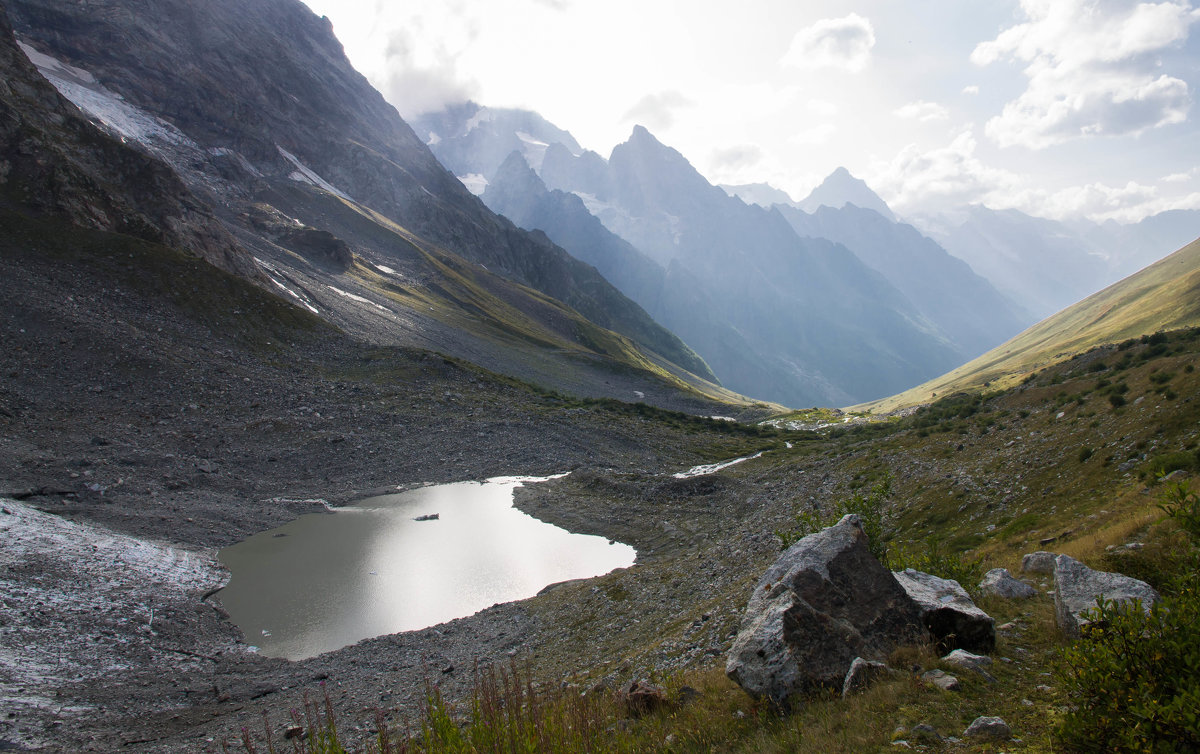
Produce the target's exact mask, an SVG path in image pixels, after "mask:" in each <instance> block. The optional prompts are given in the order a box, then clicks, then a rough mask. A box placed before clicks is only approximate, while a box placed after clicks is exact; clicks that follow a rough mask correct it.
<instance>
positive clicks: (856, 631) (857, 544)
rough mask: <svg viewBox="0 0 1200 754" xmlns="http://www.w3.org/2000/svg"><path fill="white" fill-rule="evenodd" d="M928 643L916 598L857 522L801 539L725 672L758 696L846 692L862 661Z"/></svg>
mask: <svg viewBox="0 0 1200 754" xmlns="http://www.w3.org/2000/svg"><path fill="white" fill-rule="evenodd" d="M924 638H925V630H924V628H923V626H922V623H921V617H920V614H919V613H918V611H917V608H916V606H915V605H913V602H912V600H911V599H910V598H909V597H908V596H907V595H906V594H905V592H904V590H903V589H902V588H901V587H900V585H899V584H898V583H897V582H896V579H894V578H892V574H891V572H890V571H888V570H887V569H886V568H884V567H883V566H882V565H881V564H880V563H879V561H878V560H876V559H875V557H874V556H873V555H872V554H871V551H870V549H869V548H868V546H867V535H866V534H865V533H864V532H863V530H862V524H861V523H860V521H859V518H858V516H856V515H853V514H851V515H848V516H845V517H843V518H842V520H841V521H839V522H838V523H837V524H835V525H833V526H831V527H829V528H827V529H824V530H822V531H819V532H817V533H815V534H810V535H809V536H807V537H805V538H803V539H801V540H800V541H799V542H797V543H795V544H794V545H792V546H791V547H789V548H788V549H787V550H786V551H784V553H783V554H782V555H780V556H779V559H778V560H777V561H775V563H774V565H772V566H771V567H770V568H768V569H767V571H766V573H765V574H763V576H762V578H761V579H759V581H758V584H757V585H756V586H755V588H754V593H753V594H752V595H751V597H750V600H749V603H748V604H747V606H746V612H745V615H744V616H743V619H742V625H741V630H740V631H739V632H738V636H737V639H736V640H735V641H734V643H733V647H732V648H731V649H730V651H729V659H728V661H727V662H726V665H725V672H726V673H727V674H728V675H729V677H730V678H732V679H733V680H734V681H735V682H737V683H738V684H739V685H740V686H741V687H742V688H743V689H745V690H746V692H747V693H749V694H750V695H751V696H753V697H756V698H757V697H764V696H765V697H768V698H769V699H771V700H772V701H773V702H774V703H775V704H777V705H780V706H787V702H788V699H789V697H791V696H793V695H795V694H800V693H805V692H808V691H815V690H818V689H821V688H827V689H835V690H839V691H840V690H841V688H842V686H843V684H844V682H845V678H846V673H847V671H849V669H850V665H851V663H852V662H853V661H854V659H855V658H856V657H861V658H863V659H867V660H876V661H880V660H884V659H886V657H887V656H888V655H889V654H890V653H891V652H892V650H894V649H896V648H897V647H900V646H904V645H908V644H915V643H919V642H920V641H922V640H923V639H924Z"/></svg>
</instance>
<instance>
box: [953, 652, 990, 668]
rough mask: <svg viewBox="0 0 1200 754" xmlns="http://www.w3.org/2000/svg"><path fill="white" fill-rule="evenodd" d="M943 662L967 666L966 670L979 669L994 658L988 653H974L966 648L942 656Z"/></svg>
mask: <svg viewBox="0 0 1200 754" xmlns="http://www.w3.org/2000/svg"><path fill="white" fill-rule="evenodd" d="M942 662H944V663H946V664H947V665H953V666H954V667H956V668H965V669H966V670H979V669H980V668H983V667H986V666H988V665H991V664H992V658H990V657H988V656H986V655H977V654H972V653H970V652H968V651H966V650H965V649H956V650H954V651H953V652H951V653H950V654H948V655H946V656H945V657H943V658H942Z"/></svg>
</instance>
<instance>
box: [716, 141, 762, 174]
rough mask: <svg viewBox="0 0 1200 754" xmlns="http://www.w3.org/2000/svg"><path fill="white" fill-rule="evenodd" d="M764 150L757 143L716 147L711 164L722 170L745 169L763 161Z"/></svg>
mask: <svg viewBox="0 0 1200 754" xmlns="http://www.w3.org/2000/svg"><path fill="white" fill-rule="evenodd" d="M762 158H763V151H762V148H761V147H759V146H758V145H757V144H738V145H737V146H733V147H726V148H724V149H714V150H713V152H712V157H711V158H710V159H709V164H710V165H712V167H713V169H714V170H716V171H718V172H721V173H726V172H731V171H740V170H745V169H746V168H750V167H754V166H755V165H757V164H758V163H760V162H762Z"/></svg>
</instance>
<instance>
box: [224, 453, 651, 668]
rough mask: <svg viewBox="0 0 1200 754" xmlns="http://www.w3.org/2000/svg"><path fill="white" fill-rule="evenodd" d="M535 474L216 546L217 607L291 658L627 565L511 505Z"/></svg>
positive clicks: (421, 495) (619, 555)
mask: <svg viewBox="0 0 1200 754" xmlns="http://www.w3.org/2000/svg"><path fill="white" fill-rule="evenodd" d="M550 478H553V477H550ZM539 481H544V479H538V478H532V477H501V478H496V479H489V480H488V481H486V482H459V483H456V484H441V485H436V486H431V487H422V488H418V489H414V490H408V491H405V492H400V493H397V494H393V495H383V496H381V497H374V498H369V499H366V500H362V501H360V502H358V503H356V504H355V505H351V506H346V507H344V508H338V509H336V512H334V513H332V514H329V513H315V514H309V515H305V516H301V517H300V518H298V519H296V520H295V521H292V522H291V523H289V524H286V525H284V526H281V527H279V528H278V529H272V530H271V531H266V532H262V533H260V534H256V535H254V536H253V537H250V538H249V539H247V540H245V541H243V542H239V543H238V544H236V545H233V546H232V547H227V548H225V549H224V550H222V551H221V552H220V559H221V562H222V563H224V564H225V566H226V567H227V568H229V570H230V572H231V573H232V574H233V575H232V578H231V579H230V582H229V585H228V586H226V587H225V588H224V589H223V590H221V592H220V598H221V602H222V604H223V605H224V606H225V609H226V610H227V611H228V612H229V615H230V617H231V618H232V619H233V622H234V623H235V624H236V625H237V626H238V628H240V629H241V630H242V633H243V634H244V635H245V637H246V642H247V643H249V644H253V645H255V646H257V647H258V648H259V650H260V651H261V652H262V653H263V654H265V655H269V656H271V657H286V658H288V659H291V660H299V659H304V658H306V657H313V656H315V655H318V654H321V653H322V652H329V651H331V650H334V649H339V648H341V647H344V646H347V645H350V644H353V643H355V642H357V641H360V640H362V639H366V638H370V637H373V636H382V635H385V634H392V633H397V632H399V631H412V630H416V629H420V628H425V627H427V626H432V625H436V624H438V623H444V622H445V621H448V620H452V619H454V618H462V617H465V616H468V615H472V614H474V613H477V612H479V611H480V610H483V609H484V608H487V607H491V606H492V605H495V604H497V603H500V602H512V601H515V600H521V599H526V598H528V597H532V596H534V595H535V594H537V593H538V592H539V591H540V590H541V589H543V588H544V587H546V586H548V585H550V584H553V583H556V582H559V581H566V580H568V579H580V578H590V577H593V576H601V575H603V574H605V573H608V572H609V571H612V570H614V569H616V568H625V567H628V566H631V565H633V562H634V559H635V558H636V557H637V553H636V552H635V551H634V549H633V548H632V547H630V546H629V545H625V544H620V543H613V544H609V542H608V540H606V539H604V538H603V537H596V536H590V535H584V534H572V533H570V532H568V531H566V530H565V529H560V528H559V527H557V526H553V525H552V524H548V523H546V522H544V521H539V520H537V519H536V518H533V517H532V516H529V515H527V514H525V513H522V512H521V511H519V510H517V509H516V508H514V507H513V505H512V498H513V490H514V489H515V488H516V487H518V486H520V485H522V484H525V483H531V482H539ZM434 513H436V514H438V519H437V520H433V521H415V520H413V519H415V518H416V517H418V516H425V515H430V514H434Z"/></svg>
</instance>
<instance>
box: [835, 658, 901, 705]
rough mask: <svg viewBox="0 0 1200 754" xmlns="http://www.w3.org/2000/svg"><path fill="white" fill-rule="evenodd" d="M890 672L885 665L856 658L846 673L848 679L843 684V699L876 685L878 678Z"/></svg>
mask: <svg viewBox="0 0 1200 754" xmlns="http://www.w3.org/2000/svg"><path fill="white" fill-rule="evenodd" d="M889 672H890V669H889V668H888V666H887V664H885V663H882V662H876V661H875V660H864V659H863V658H861V657H855V658H854V662H852V663H850V669H849V670H847V671H846V679H845V680H844V681H843V682H842V698H843V699H845V698H846V697H848V696H850V695H851V694H853V693H854V692H856V691H862V690H863V689H865V688H866V687H868V686H870V685H871V684H872V683H874V682H875V680H876V679H877V678H879V677H881V676H885V675H887V674H888V673H889Z"/></svg>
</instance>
